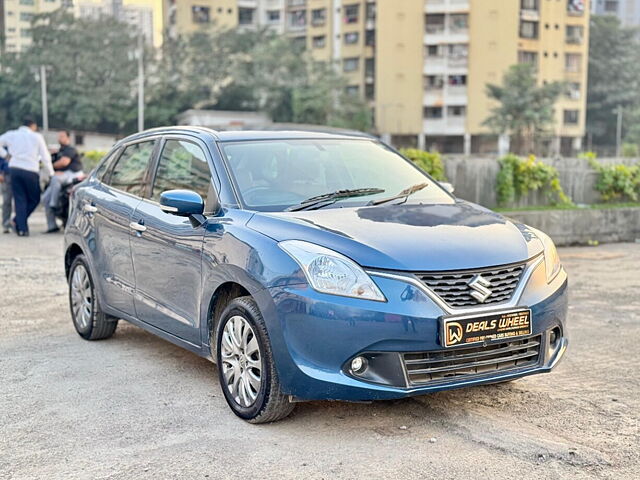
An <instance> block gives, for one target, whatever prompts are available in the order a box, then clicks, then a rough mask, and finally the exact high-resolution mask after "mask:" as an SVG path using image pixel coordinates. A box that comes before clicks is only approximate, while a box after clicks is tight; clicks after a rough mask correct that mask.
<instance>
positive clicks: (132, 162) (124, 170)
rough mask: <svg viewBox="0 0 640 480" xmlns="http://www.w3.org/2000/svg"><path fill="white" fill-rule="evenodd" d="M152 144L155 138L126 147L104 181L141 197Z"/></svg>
mask: <svg viewBox="0 0 640 480" xmlns="http://www.w3.org/2000/svg"><path fill="white" fill-rule="evenodd" d="M154 145H155V140H151V141H148V142H140V143H134V144H133V145H129V146H128V147H126V148H125V149H124V152H122V155H120V158H119V159H118V161H117V163H116V164H115V166H114V167H113V170H112V171H111V175H110V178H109V181H108V182H105V183H107V184H109V185H111V186H112V187H113V188H117V189H118V190H122V191H123V192H127V193H131V194H132V195H137V196H139V197H141V196H142V195H143V193H144V188H145V183H144V182H145V174H146V171H147V168H148V166H149V160H150V159H151V154H152V153H153V148H154Z"/></svg>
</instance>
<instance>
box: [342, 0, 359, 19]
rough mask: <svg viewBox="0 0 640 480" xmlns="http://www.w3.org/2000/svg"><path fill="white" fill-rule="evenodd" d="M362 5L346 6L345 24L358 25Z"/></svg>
mask: <svg viewBox="0 0 640 480" xmlns="http://www.w3.org/2000/svg"><path fill="white" fill-rule="evenodd" d="M359 12H360V5H358V4H355V5H346V6H345V7H344V23H358V13H359Z"/></svg>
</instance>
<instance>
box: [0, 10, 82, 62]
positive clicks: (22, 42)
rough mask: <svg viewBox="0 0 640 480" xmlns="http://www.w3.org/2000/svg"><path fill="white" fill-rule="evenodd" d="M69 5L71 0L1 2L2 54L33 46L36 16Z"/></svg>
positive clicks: (0, 32) (0, 31)
mask: <svg viewBox="0 0 640 480" xmlns="http://www.w3.org/2000/svg"><path fill="white" fill-rule="evenodd" d="M69 4H70V1H69V0H0V53H2V52H19V51H20V50H22V49H23V48H25V47H27V46H28V45H30V44H31V19H32V18H33V16H34V15H36V14H39V13H47V12H50V11H53V10H56V9H58V8H60V7H61V6H68V5H69Z"/></svg>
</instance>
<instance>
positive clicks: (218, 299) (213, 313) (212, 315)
mask: <svg viewBox="0 0 640 480" xmlns="http://www.w3.org/2000/svg"><path fill="white" fill-rule="evenodd" d="M245 296H251V293H250V291H249V290H248V289H247V288H246V287H244V286H243V285H241V284H240V283H238V282H234V281H227V282H224V283H222V284H220V285H219V286H218V288H216V290H215V291H214V292H213V295H212V296H211V299H210V300H209V307H208V309H207V332H208V333H209V348H210V352H211V358H212V359H213V360H214V361H215V358H216V341H217V338H216V337H215V334H216V330H217V326H218V319H219V318H220V315H221V314H222V312H223V310H224V309H225V308H226V306H227V305H229V303H231V301H232V300H234V299H236V298H238V297H245Z"/></svg>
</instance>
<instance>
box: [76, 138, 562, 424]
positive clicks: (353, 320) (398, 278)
mask: <svg viewBox="0 0 640 480" xmlns="http://www.w3.org/2000/svg"><path fill="white" fill-rule="evenodd" d="M450 190H451V188H448V186H447V185H440V184H439V183H438V182H437V181H435V180H434V179H432V178H431V177H429V176H428V175H426V174H425V173H424V172H422V171H421V170H419V169H418V168H416V167H415V166H414V165H413V164H412V163H411V162H410V161H408V160H406V159H405V158H403V157H402V156H401V155H400V154H398V153H397V152H396V151H394V150H393V149H391V148H389V147H388V146H386V145H384V144H382V143H380V142H379V141H377V140H376V139H374V138H370V137H367V136H359V135H351V134H335V133H317V132H315V133H314V132H302V131H253V132H252V131H242V132H215V131H213V130H209V129H205V128H197V127H181V128H178V127H173V128H162V129H154V130H149V131H146V132H143V133H139V134H136V135H133V136H130V137H128V138H126V139H124V140H122V141H120V142H119V143H117V144H116V145H115V146H114V147H113V149H112V150H111V151H110V152H109V153H108V155H107V156H106V157H105V158H104V159H103V160H102V162H101V163H100V164H99V166H98V167H97V168H96V169H95V171H94V172H93V173H92V174H91V175H90V176H89V177H88V178H87V179H86V180H85V181H84V182H83V183H81V184H80V185H79V186H78V187H77V188H76V189H75V191H74V193H73V196H72V200H71V211H70V216H69V221H68V225H67V229H66V233H65V250H66V252H65V267H66V272H67V276H68V279H69V299H70V306H71V315H72V319H73V323H74V326H75V328H76V330H77V331H78V333H79V334H80V336H82V337H83V338H85V339H87V340H98V339H103V338H107V337H110V336H111V335H113V333H114V331H115V330H116V326H117V323H118V320H119V319H124V320H126V321H129V322H131V323H133V324H135V325H138V326H140V327H142V328H144V329H146V330H148V331H150V332H152V333H154V334H156V335H158V336H160V337H162V338H164V339H166V340H169V341H171V342H173V343H175V344H177V345H180V346H182V347H184V348H187V349H189V350H191V351H193V352H195V353H197V354H199V355H202V356H203V357H207V358H210V359H211V360H213V361H214V362H215V363H216V364H217V365H218V375H219V378H220V383H221V385H222V390H223V392H224V395H225V398H226V400H227V402H228V404H229V406H230V407H231V409H232V410H233V412H234V413H235V414H236V415H238V416H239V417H241V418H243V419H245V420H248V421H250V422H253V423H262V422H271V421H275V420H278V419H281V418H283V417H285V416H287V415H288V414H289V413H290V412H291V411H292V409H293V406H294V404H295V402H298V401H304V400H318V399H331V400H346V401H370V400H378V399H393V398H401V397H407V396H411V395H422V394H426V393H429V392H434V391H439V390H446V389H451V388H457V387H464V386H470V385H478V384H484V383H497V382H505V381H509V380H513V379H516V378H519V377H523V376H525V375H531V374H535V373H541V372H548V371H550V370H551V369H552V368H553V367H554V366H555V365H556V364H557V363H558V361H559V360H560V358H561V357H562V356H563V354H564V352H565V350H566V348H567V338H566V327H565V318H566V313H567V275H566V273H565V271H564V269H563V268H562V266H561V264H560V260H559V258H558V254H557V252H556V249H555V246H554V245H553V242H552V241H551V239H550V238H549V237H548V236H547V235H545V234H544V233H542V232H540V231H538V230H536V229H534V228H531V227H528V226H526V225H522V224H519V223H516V222H514V221H511V220H509V219H507V218H504V217H502V216H500V215H498V214H496V213H493V212H491V211H489V210H487V209H485V208H483V207H480V206H478V205H474V204H472V203H469V202H466V201H463V200H459V199H456V198H455V197H454V196H452V195H451V193H450Z"/></svg>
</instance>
